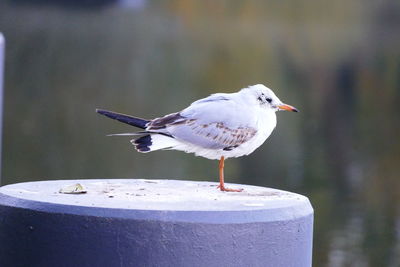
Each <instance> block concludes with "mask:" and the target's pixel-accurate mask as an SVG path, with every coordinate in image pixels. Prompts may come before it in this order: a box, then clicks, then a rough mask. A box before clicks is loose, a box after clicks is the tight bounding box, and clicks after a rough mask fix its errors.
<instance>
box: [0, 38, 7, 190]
mask: <svg viewBox="0 0 400 267" xmlns="http://www.w3.org/2000/svg"><path fill="white" fill-rule="evenodd" d="M5 46H6V42H5V40H4V36H3V34H2V33H1V32H0V185H2V182H1V174H2V168H1V167H2V166H1V162H2V151H3V150H2V148H3V146H2V143H3V96H4V93H3V83H4V78H3V75H4V60H5V56H4V55H5Z"/></svg>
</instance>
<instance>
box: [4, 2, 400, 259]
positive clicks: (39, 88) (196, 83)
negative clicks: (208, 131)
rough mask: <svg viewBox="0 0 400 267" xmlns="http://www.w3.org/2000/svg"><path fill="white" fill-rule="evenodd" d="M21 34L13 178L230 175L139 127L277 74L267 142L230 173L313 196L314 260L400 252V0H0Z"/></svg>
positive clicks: (9, 122) (9, 150) (10, 99)
mask: <svg viewBox="0 0 400 267" xmlns="http://www.w3.org/2000/svg"><path fill="white" fill-rule="evenodd" d="M0 32H2V33H3V34H4V36H5V38H6V42H7V50H6V63H5V85H4V86H5V96H4V105H5V106H4V125H3V158H2V166H3V169H2V184H3V185H4V184H10V183H18V182H25V181H34V180H46V179H77V178H132V177H133V178H148V179H153V178H154V179H159V178H169V179H190V180H206V181H217V180H218V176H217V175H218V173H217V166H218V163H217V161H210V160H207V159H203V158H196V157H194V156H193V155H190V154H185V153H182V152H174V151H170V152H166V151H160V152H154V153H149V154H139V153H137V152H136V151H135V150H134V148H133V146H131V144H130V143H129V137H106V135H107V134H110V133H118V132H127V131H128V132H129V131H132V130H133V129H132V128H130V127H129V126H126V125H123V124H121V123H118V122H115V121H112V120H110V119H107V118H104V117H102V116H100V115H98V114H96V113H95V108H105V109H110V110H114V111H118V112H122V113H127V114H133V115H136V116H140V117H144V118H153V117H158V116H161V115H164V114H167V113H172V112H176V111H179V110H181V109H183V108H185V107H186V106H187V105H188V104H189V103H191V102H192V101H194V100H196V99H198V98H202V97H206V96H208V95H209V94H211V93H215V92H235V91H237V90H239V89H240V88H242V87H245V86H247V85H252V84H257V83H263V84H265V85H267V86H268V87H271V88H273V89H274V91H275V92H276V94H277V95H278V96H279V97H280V98H281V99H282V100H283V101H284V102H286V103H288V104H291V105H293V106H295V107H297V108H298V109H300V111H301V112H300V113H289V112H279V113H278V114H277V116H278V126H277V129H276V130H275V131H274V133H273V134H272V136H271V137H270V138H269V139H268V141H267V142H266V143H265V144H264V145H263V146H262V147H260V148H259V149H258V150H257V151H256V152H254V153H253V154H252V155H250V156H248V157H243V158H239V159H229V160H228V161H227V162H226V165H225V166H226V181H227V182H235V183H245V184H252V185H259V186H268V187H276V188H279V189H283V190H289V191H294V192H298V193H301V194H304V195H306V196H308V197H309V198H310V200H311V203H312V205H313V207H314V209H315V229H314V250H313V251H314V252H313V262H314V266H332V267H335V266H390V267H392V266H393V267H398V266H400V120H399V118H400V107H399V105H400V104H399V103H400V49H399V48H400V2H399V1H397V0H380V1H362V0H351V1H347V0H337V1H319V0H311V1H310V0H296V1H294V0H292V1H291V0H288V1H274V0H267V1H237V0H236V1H228V0H225V1H220V0H217V1H211V0H210V1H188V0H177V1H155V0H154V1H151V0H119V1H117V0H85V1H77V0H76V1H71V0H68V1H67V0H59V1H56V0H35V1H33V0H32V1H29V0H19V1H17V0H14V1H11V0H10V1H4V0H0Z"/></svg>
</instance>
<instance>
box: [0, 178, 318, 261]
mask: <svg viewBox="0 0 400 267" xmlns="http://www.w3.org/2000/svg"><path fill="white" fill-rule="evenodd" d="M76 183H80V184H81V185H82V186H83V187H84V189H85V190H86V191H87V193H83V194H63V193H60V192H59V191H60V189H62V188H64V189H65V188H68V186H70V185H73V184H76ZM216 186H217V183H210V182H193V181H175V180H143V179H115V180H114V179H113V180H58V181H42V182H30V183H21V184H14V185H7V186H3V187H1V188H0V218H1V219H0V258H1V259H3V261H2V262H3V263H4V264H5V265H4V266H28V265H26V264H29V266H299V267H301V266H311V256H312V255H311V251H312V229H313V209H312V207H311V205H310V203H309V201H308V199H307V198H306V197H304V196H302V195H299V194H294V193H290V192H286V191H281V190H276V189H271V188H264V187H256V186H248V185H234V184H229V185H227V186H229V187H232V188H243V189H244V191H243V192H221V191H219V190H217V188H216ZM2 266H3V265H2Z"/></svg>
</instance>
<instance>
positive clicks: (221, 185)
mask: <svg viewBox="0 0 400 267" xmlns="http://www.w3.org/2000/svg"><path fill="white" fill-rule="evenodd" d="M224 161H225V158H224V156H222V157H221V159H220V160H219V186H218V188H219V189H221V191H226V192H242V191H243V189H230V188H226V187H225V185H224Z"/></svg>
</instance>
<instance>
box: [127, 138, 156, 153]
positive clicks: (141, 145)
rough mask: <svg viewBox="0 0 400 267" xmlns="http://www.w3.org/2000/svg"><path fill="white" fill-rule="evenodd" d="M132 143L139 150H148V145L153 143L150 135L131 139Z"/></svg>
mask: <svg viewBox="0 0 400 267" xmlns="http://www.w3.org/2000/svg"><path fill="white" fill-rule="evenodd" d="M132 144H133V145H134V146H135V148H136V150H137V151H139V152H144V153H145V152H150V150H151V149H150V147H151V145H152V144H153V142H152V140H151V136H150V135H145V136H142V137H140V138H138V139H135V140H132Z"/></svg>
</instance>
